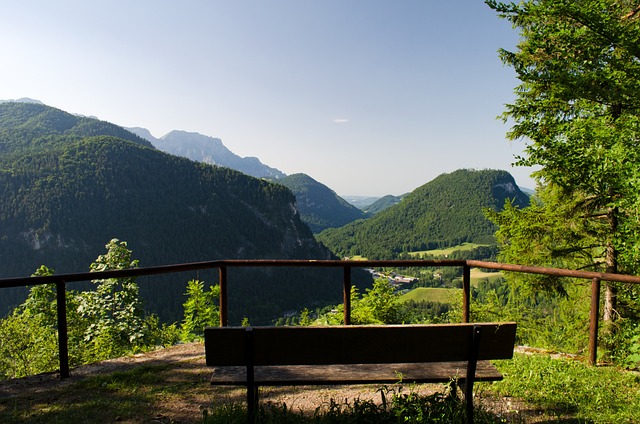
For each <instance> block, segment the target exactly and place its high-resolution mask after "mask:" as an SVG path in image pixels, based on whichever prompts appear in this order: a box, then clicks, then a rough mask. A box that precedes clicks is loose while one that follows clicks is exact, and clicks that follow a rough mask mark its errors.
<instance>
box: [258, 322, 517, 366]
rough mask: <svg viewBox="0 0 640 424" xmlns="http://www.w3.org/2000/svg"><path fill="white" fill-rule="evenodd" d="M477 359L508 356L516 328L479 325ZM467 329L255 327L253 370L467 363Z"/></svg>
mask: <svg viewBox="0 0 640 424" xmlns="http://www.w3.org/2000/svg"><path fill="white" fill-rule="evenodd" d="M480 325H481V327H482V337H481V344H480V351H479V359H508V358H511V357H512V356H513V345H514V343H515V323H505V324H480ZM472 329H473V325H472V324H450V325H442V324H439V325H398V326H330V327H255V328H253V337H254V343H255V356H254V360H255V364H256V365H316V364H317V365H320V364H353V363H392V362H446V361H463V360H466V359H468V355H469V346H470V343H471V333H472Z"/></svg>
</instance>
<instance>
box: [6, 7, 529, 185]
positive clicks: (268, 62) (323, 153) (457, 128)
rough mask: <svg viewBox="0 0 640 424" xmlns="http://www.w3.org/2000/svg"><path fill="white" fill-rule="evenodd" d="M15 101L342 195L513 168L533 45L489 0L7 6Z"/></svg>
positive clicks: (520, 171) (519, 176)
mask: <svg viewBox="0 0 640 424" xmlns="http://www.w3.org/2000/svg"><path fill="white" fill-rule="evenodd" d="M0 6H1V10H2V13H1V14H0V58H1V61H2V66H0V81H3V83H2V84H0V99H4V100H7V99H18V98H22V97H29V98H32V99H37V100H40V101H42V102H43V103H45V104H47V105H49V106H53V107H56V108H59V109H62V110H65V111H67V112H70V113H77V114H83V115H89V116H95V117H97V118H99V119H102V120H105V121H109V122H113V123H115V124H118V125H121V126H124V127H143V128H147V129H148V130H149V131H151V133H152V134H153V135H154V136H156V137H161V136H163V135H165V134H166V133H168V132H170V131H172V130H184V131H192V132H198V133H201V134H205V135H208V136H211V137H217V138H220V139H222V142H223V143H224V145H225V146H226V147H227V148H229V149H230V150H231V151H232V152H234V153H236V154H238V155H240V156H243V157H245V156H255V157H258V158H259V159H260V160H261V161H262V162H263V163H264V164H266V165H269V166H271V167H274V168H277V169H279V170H281V171H282V172H284V173H286V174H294V173H298V172H302V173H305V174H308V175H310V176H311V177H312V178H314V179H316V180H318V181H319V182H321V183H323V184H325V185H327V186H329V187H330V188H331V189H333V190H334V191H335V192H336V193H338V194H340V195H345V196H346V195H363V196H382V195H386V194H394V195H400V194H403V193H406V192H410V191H412V190H414V189H415V188H417V187H419V186H421V185H423V184H425V183H427V182H429V181H431V180H432V179H434V178H435V177H437V176H438V175H440V174H442V173H448V172H453V171H455V170H457V169H460V168H473V169H504V170H507V171H509V172H510V173H511V174H512V175H513V176H514V177H515V179H516V182H517V183H518V184H519V185H520V186H522V187H529V188H534V187H535V184H534V182H533V181H532V180H531V178H530V173H531V169H527V168H522V167H512V165H511V164H512V163H513V162H514V156H515V155H519V154H521V153H522V151H523V148H524V146H525V144H524V142H523V141H518V140H517V141H508V140H507V138H506V133H507V131H508V130H509V127H508V124H505V123H503V122H502V121H501V120H500V119H497V117H498V115H500V114H501V113H502V112H503V111H504V108H505V104H508V103H510V102H512V101H513V100H514V98H515V96H514V94H513V93H514V89H515V87H516V86H517V85H518V80H517V79H516V77H515V73H514V72H513V70H512V69H510V68H508V67H506V66H505V65H503V64H502V63H501V61H500V59H499V57H498V53H497V52H498V49H499V48H506V49H509V50H513V49H514V48H515V45H516V44H517V42H518V33H517V32H516V31H515V30H514V29H512V28H511V25H510V24H509V23H508V22H507V21H504V20H501V19H499V18H498V17H497V16H496V14H495V12H494V11H492V10H491V9H490V8H489V7H488V6H486V5H485V4H484V2H483V1H481V0H449V1H441V0H224V1H222V0H185V1H175V0H172V1H168V0H135V1H131V0H108V1H107V0H102V1H86V0H77V1H76V0H57V1H55V2H53V1H50V0H40V1H34V0H21V1H19V2H18V1H12V0H0Z"/></svg>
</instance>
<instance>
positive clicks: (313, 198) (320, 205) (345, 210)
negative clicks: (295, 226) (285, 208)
mask: <svg viewBox="0 0 640 424" xmlns="http://www.w3.org/2000/svg"><path fill="white" fill-rule="evenodd" d="M274 181H275V182H277V183H278V184H282V185H284V186H285V187H287V188H289V189H290V190H291V191H292V192H293V194H294V195H295V196H296V201H297V205H298V209H299V210H300V216H301V217H302V221H303V222H304V223H306V224H307V225H308V226H309V228H311V231H313V232H314V233H319V232H320V231H322V230H324V229H327V228H335V227H341V226H343V225H345V224H348V223H349V222H352V221H355V220H357V219H362V218H364V217H365V216H366V215H365V213H364V212H362V211H361V210H360V209H358V208H356V207H355V206H353V205H351V204H349V203H348V202H347V201H346V200H344V199H343V198H341V197H340V196H338V195H337V194H336V193H335V192H334V191H333V190H331V189H330V188H329V187H327V186H325V185H324V184H321V183H319V182H318V181H316V180H314V179H313V178H311V177H310V176H308V175H306V174H293V175H289V176H286V177H284V178H280V179H278V180H274Z"/></svg>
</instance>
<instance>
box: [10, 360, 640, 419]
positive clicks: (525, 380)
mask: <svg viewBox="0 0 640 424" xmlns="http://www.w3.org/2000/svg"><path fill="white" fill-rule="evenodd" d="M185 362H186V361H185ZM496 365H497V366H498V368H499V369H500V370H501V371H502V373H503V374H504V375H505V379H504V381H502V382H498V383H479V384H477V386H476V394H477V396H476V399H475V401H474V403H475V404H476V406H478V407H479V409H478V412H477V415H476V418H477V419H476V422H477V423H480V424H483V423H485V424H494V423H512V424H529V423H542V422H544V423H556V424H579V423H584V424H587V423H588V424H605V423H607V424H608V423H626V424H634V423H635V424H640V374H638V373H632V372H625V371H621V370H619V369H617V368H613V367H603V366H598V367H591V366H588V365H585V364H583V363H582V362H580V361H577V360H572V359H563V358H551V357H550V355H539V354H535V355H525V354H516V355H515V356H514V359H513V360H508V361H497V362H496ZM189 367H190V368H189ZM203 368H204V367H203V364H202V363H199V364H198V363H195V362H194V363H192V364H191V365H185V364H184V363H183V362H167V363H165V364H163V365H142V366H140V367H138V368H135V369H133V370H130V371H125V372H115V373H111V374H104V375H100V376H94V377H87V378H85V379H82V380H79V381H75V382H74V381H69V380H68V381H67V383H64V384H61V383H58V384H56V385H54V387H53V388H50V389H48V390H35V391H34V390H22V391H19V392H17V394H16V395H15V396H13V397H4V398H0V422H2V423H63V424H64V423H70V424H81V423H98V422H100V423H103V422H105V423H108V422H124V423H149V422H158V423H170V422H181V423H193V422H206V423H236V422H237V423H245V422H246V408H245V405H244V402H242V398H243V395H242V390H241V389H235V390H239V391H240V392H239V393H240V394H239V397H229V398H227V399H230V401H228V402H225V401H224V399H225V396H226V395H225V394H224V393H226V392H222V393H220V392H217V393H216V394H214V392H213V389H212V387H211V386H209V384H208V382H207V378H208V370H206V369H204V370H203ZM195 371H197V372H198V373H199V374H198V375H196V376H195V378H194V372H195ZM440 387H443V386H440ZM284 389H286V388H283V390H284ZM405 389H406V390H408V391H409V393H406V394H405V393H403V392H401V391H398V392H393V391H391V390H386V389H385V388H384V387H383V388H381V389H380V390H379V391H378V392H379V393H380V397H381V398H382V399H384V401H383V402H381V401H380V400H379V399H380V397H378V398H376V399H377V401H376V402H374V401H372V400H369V399H360V398H355V399H345V398H340V395H339V394H338V395H337V396H336V397H335V398H332V399H331V400H329V401H325V402H323V404H322V405H318V409H317V410H315V411H313V410H311V411H307V412H306V414H304V415H303V414H301V412H300V411H299V410H292V409H291V408H289V407H288V406H287V405H285V404H283V403H278V402H268V401H266V400H265V401H263V402H261V404H260V415H259V416H260V418H261V420H260V421H259V422H261V423H269V424H272V423H273V424H275V423H301V424H304V423H315V424H325V423H335V424H341V423H361V424H364V423H457V422H464V408H463V406H462V404H461V402H460V401H458V400H456V399H454V398H452V397H450V396H446V395H444V394H442V393H436V394H433V395H424V394H416V393H414V392H412V391H411V387H410V386H406V387H405ZM291 392H292V393H296V392H295V390H293V389H291ZM338 393H339V392H338ZM296 396H297V395H296ZM265 399H267V398H266V397H265ZM221 401H222V402H223V403H221ZM321 406H322V408H320V407H321ZM188 408H191V409H192V411H191V414H190V415H184V414H182V415H181V412H183V411H184V410H185V409H188ZM292 408H293V407H292ZM205 414H206V420H205V419H204V415H205Z"/></svg>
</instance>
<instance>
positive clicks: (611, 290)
mask: <svg viewBox="0 0 640 424" xmlns="http://www.w3.org/2000/svg"><path fill="white" fill-rule="evenodd" d="M617 213H618V208H611V209H609V211H608V212H607V220H608V221H609V231H610V232H611V235H612V237H613V235H614V234H615V233H616V231H617V229H618V217H617ZM605 266H606V269H605V272H610V273H613V274H616V273H617V272H618V251H617V250H616V248H615V246H614V245H613V241H611V240H609V241H608V242H607V246H606V253H605ZM617 302H618V289H617V288H616V287H615V286H614V285H613V283H611V282H607V283H606V285H605V295H604V314H603V320H604V322H605V325H607V324H610V323H612V322H613V321H614V320H615V318H616V317H615V315H616V308H617Z"/></svg>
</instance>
